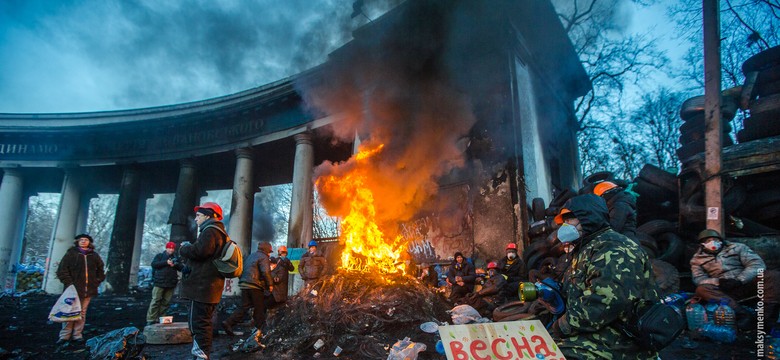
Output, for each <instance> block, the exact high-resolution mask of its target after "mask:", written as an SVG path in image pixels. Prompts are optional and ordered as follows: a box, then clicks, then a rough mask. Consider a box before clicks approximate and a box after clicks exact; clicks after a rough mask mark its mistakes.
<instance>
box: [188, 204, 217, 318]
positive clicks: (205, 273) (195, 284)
mask: <svg viewBox="0 0 780 360" xmlns="http://www.w3.org/2000/svg"><path fill="white" fill-rule="evenodd" d="M209 225H211V226H212V227H209ZM213 226H217V227H219V228H220V229H222V231H224V230H225V225H223V224H222V223H221V222H219V221H217V220H214V219H208V220H206V221H204V222H203V223H202V224H201V225H200V235H198V239H197V240H195V242H194V243H192V244H185V245H183V246H181V247H180V248H179V254H181V257H182V258H184V259H186V261H187V267H188V268H189V270H190V271H189V273H188V274H186V275H185V276H184V277H183V278H182V280H181V285H182V287H181V296H182V297H183V298H186V299H190V300H193V301H197V302H202V303H207V304H217V303H219V300H220V299H221V298H222V289H223V288H224V286H225V278H223V277H222V275H221V274H220V273H219V271H217V267H216V266H214V263H212V262H211V261H212V260H213V259H216V258H217V257H218V256H219V253H220V251H221V250H222V247H223V246H224V245H225V243H226V241H227V235H225V234H224V233H223V232H222V231H219V230H217V229H215V228H213Z"/></svg>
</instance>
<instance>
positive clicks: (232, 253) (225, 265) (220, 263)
mask: <svg viewBox="0 0 780 360" xmlns="http://www.w3.org/2000/svg"><path fill="white" fill-rule="evenodd" d="M208 228H215V229H217V230H219V232H221V233H222V234H224V235H225V240H226V241H225V245H223V246H222V249H221V250H220V251H219V252H218V254H219V257H217V258H216V259H213V260H211V262H212V263H213V264H214V266H216V267H217V271H219V274H220V275H222V277H223V278H225V279H233V278H237V277H239V276H241V273H242V272H244V257H243V256H242V255H241V248H240V247H239V246H238V244H236V243H235V241H233V240H230V236H228V234H227V233H226V232H225V231H224V230H222V229H220V228H219V227H218V226H214V225H209V226H206V228H205V229H208ZM205 229H204V230H205Z"/></svg>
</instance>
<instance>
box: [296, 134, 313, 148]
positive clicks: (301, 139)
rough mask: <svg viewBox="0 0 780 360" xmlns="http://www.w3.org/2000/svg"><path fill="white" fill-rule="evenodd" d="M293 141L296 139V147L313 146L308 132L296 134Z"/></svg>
mask: <svg viewBox="0 0 780 360" xmlns="http://www.w3.org/2000/svg"><path fill="white" fill-rule="evenodd" d="M293 139H295V144H296V145H301V144H306V145H311V144H312V142H311V133H310V132H308V131H307V132H302V133H298V134H295V135H294V136H293Z"/></svg>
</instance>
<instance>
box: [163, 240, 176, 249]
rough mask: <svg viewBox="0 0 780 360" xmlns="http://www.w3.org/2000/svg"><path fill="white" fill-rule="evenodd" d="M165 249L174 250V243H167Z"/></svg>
mask: <svg viewBox="0 0 780 360" xmlns="http://www.w3.org/2000/svg"><path fill="white" fill-rule="evenodd" d="M165 248H166V249H175V248H176V243H175V242H173V241H168V243H167V244H165Z"/></svg>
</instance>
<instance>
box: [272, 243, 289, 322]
mask: <svg viewBox="0 0 780 360" xmlns="http://www.w3.org/2000/svg"><path fill="white" fill-rule="evenodd" d="M277 255H279V256H278V257H277V258H271V260H272V261H271V263H272V264H271V266H272V268H273V269H271V276H272V277H273V278H274V291H272V294H273V296H271V297H270V298H269V299H268V300H269V304H268V306H267V307H268V308H269V309H270V308H272V307H274V306H277V305H280V304H284V303H285V302H287V292H288V291H289V288H288V286H289V279H290V272H292V271H293V270H295V265H293V264H292V262H291V261H290V259H288V258H287V246H284V245H282V246H280V247H279V249H278V250H277Z"/></svg>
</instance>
